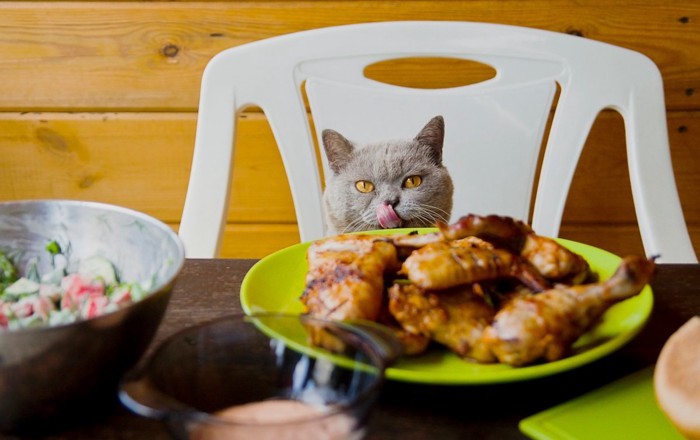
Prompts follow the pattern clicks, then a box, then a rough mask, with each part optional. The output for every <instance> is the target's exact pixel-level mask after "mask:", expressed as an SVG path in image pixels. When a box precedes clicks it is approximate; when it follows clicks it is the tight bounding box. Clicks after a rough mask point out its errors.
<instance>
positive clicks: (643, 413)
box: [520, 367, 683, 440]
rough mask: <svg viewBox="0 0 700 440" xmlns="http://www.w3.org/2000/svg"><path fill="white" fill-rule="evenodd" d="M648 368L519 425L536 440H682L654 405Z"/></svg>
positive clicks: (652, 374) (651, 370)
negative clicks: (609, 439) (608, 439)
mask: <svg viewBox="0 0 700 440" xmlns="http://www.w3.org/2000/svg"><path fill="white" fill-rule="evenodd" d="M653 377H654V368H653V367H649V368H645V369H643V370H641V371H638V372H636V373H633V374H631V375H629V376H626V377H623V378H622V379H620V380H618V381H616V382H613V383H611V384H609V385H606V386H604V387H601V388H599V389H597V390H594V391H591V392H589V393H587V394H584V395H582V396H581V397H577V398H576V399H573V400H570V401H568V402H566V403H563V404H561V405H558V406H555V407H553V408H550V409H548V410H545V411H542V412H540V413H538V414H535V415H534V416H531V417H528V418H526V419H524V420H522V421H521V422H520V431H522V432H523V433H524V434H526V435H528V436H530V437H531V438H533V439H536V440H599V439H603V438H619V439H626V438H629V439H664V440H676V439H677V440H683V436H682V435H680V433H679V432H678V431H677V430H676V429H675V428H674V427H673V425H672V424H671V422H670V421H669V420H668V419H667V418H666V416H665V415H664V414H663V413H662V412H661V410H660V409H659V407H658V406H657V404H656V396H655V394H654V382H653Z"/></svg>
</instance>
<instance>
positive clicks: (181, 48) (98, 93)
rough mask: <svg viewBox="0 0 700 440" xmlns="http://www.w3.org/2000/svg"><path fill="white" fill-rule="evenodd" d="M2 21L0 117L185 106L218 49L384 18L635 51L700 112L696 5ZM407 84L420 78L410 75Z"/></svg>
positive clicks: (129, 10) (343, 8) (28, 5)
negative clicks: (476, 26)
mask: <svg viewBox="0 0 700 440" xmlns="http://www.w3.org/2000/svg"><path fill="white" fill-rule="evenodd" d="M0 16H1V17H2V19H1V21H0V23H1V26H2V32H0V55H2V56H1V57H0V66H2V69H0V109H5V110H17V111H26V110H69V111H84V110H106V109H110V110H112V109H119V110H121V111H124V110H139V111H161V110H166V109H167V110H169V111H182V110H189V111H193V110H195V109H196V106H197V98H198V94H199V79H200V77H201V73H202V71H203V69H204V66H205V65H206V63H207V62H208V61H209V59H211V57H212V56H213V55H214V54H216V53H217V52H219V51H221V50H223V49H226V48H228V47H233V46H237V45H240V44H243V43H247V42H251V41H256V40H260V39H263V38H268V37H271V36H275V35H281V34H286V33H290V32H295V31H299V30H305V29H312V28H318V27H324V26H333V25H342V24H349V23H361V22H373V21H387V20H464V21H483V22H495V23H503V24H514V25H521V26H530V27H536V28H541V29H547V30H552V31H555V32H565V33H570V34H573V35H579V36H582V37H584V38H591V39H594V40H598V41H604V42H608V43H612V44H616V45H620V46H622V47H627V48H630V49H634V50H638V51H640V52H642V53H644V54H646V55H647V56H649V57H650V58H651V59H652V60H654V61H655V62H656V63H657V64H658V65H659V67H660V69H661V71H662V74H663V77H664V79H665V81H666V94H667V99H668V106H669V108H670V109H674V110H678V109H695V108H698V107H700V90H697V93H696V89H698V87H700V44H699V43H700V18H698V17H700V3H698V2H697V1H695V0H682V1H674V2H665V1H636V2H630V1H623V2H608V1H606V0H596V1H588V2H578V1H564V0H533V1H525V0H519V1H515V0H510V1H485V0H481V1H449V0H448V1H404V2H395V1H339V0H337V1H278V2H274V1H255V2H223V1H222V2H199V3H190V2H182V3H179V2H174V3H173V2H138V3H128V2H127V3H122V2H85V3H75V2H19V1H16V2H0ZM440 73H441V72H440V71H432V72H431V71H427V72H422V73H419V75H421V76H425V77H427V78H435V77H439V76H438V75H437V74H440ZM407 81H409V82H416V81H417V82H422V81H426V80H425V79H424V78H417V77H416V76H415V74H414V75H413V77H412V78H411V77H409V78H407ZM428 81H432V80H428ZM438 81H439V80H438Z"/></svg>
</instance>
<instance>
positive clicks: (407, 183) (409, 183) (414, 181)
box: [403, 175, 423, 188]
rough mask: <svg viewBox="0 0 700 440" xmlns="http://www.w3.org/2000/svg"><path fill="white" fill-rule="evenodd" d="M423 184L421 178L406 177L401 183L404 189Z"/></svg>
mask: <svg viewBox="0 0 700 440" xmlns="http://www.w3.org/2000/svg"><path fill="white" fill-rule="evenodd" d="M421 183H423V178H422V177H421V176H417V175H416V176H408V177H406V179H405V180H404V181H403V187H404V188H415V187H417V186H420V184H421Z"/></svg>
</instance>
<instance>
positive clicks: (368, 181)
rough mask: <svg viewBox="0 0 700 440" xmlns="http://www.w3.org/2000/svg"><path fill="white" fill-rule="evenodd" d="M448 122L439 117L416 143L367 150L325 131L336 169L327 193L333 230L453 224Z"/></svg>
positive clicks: (384, 143) (330, 159) (326, 145)
mask: <svg viewBox="0 0 700 440" xmlns="http://www.w3.org/2000/svg"><path fill="white" fill-rule="evenodd" d="M444 124H445V123H444V120H443V118H442V116H436V117H434V118H433V119H431V120H430V121H429V122H428V123H427V124H426V125H425V127H423V129H422V130H420V132H419V133H418V134H417V135H416V136H415V137H414V138H413V139H400V140H388V141H381V142H374V143H369V144H366V145H361V146H358V145H355V144H354V143H353V142H351V141H349V140H348V139H346V138H345V137H344V136H343V135H341V134H340V133H338V132H336V131H334V130H330V129H327V130H324V131H323V133H322V139H323V146H324V148H325V151H326V157H327V158H328V165H329V167H330V170H331V173H330V175H329V176H326V189H325V191H324V205H325V210H326V217H327V223H328V226H329V230H328V231H327V232H328V233H329V234H330V233H344V232H351V231H363V230H371V229H380V228H397V227H426V226H434V225H435V222H436V220H442V221H445V222H447V221H449V219H450V215H451V212H452V195H453V184H452V179H451V178H450V175H449V173H448V171H447V169H446V168H445V167H444V166H443V163H442V150H443V140H444V133H445V126H444Z"/></svg>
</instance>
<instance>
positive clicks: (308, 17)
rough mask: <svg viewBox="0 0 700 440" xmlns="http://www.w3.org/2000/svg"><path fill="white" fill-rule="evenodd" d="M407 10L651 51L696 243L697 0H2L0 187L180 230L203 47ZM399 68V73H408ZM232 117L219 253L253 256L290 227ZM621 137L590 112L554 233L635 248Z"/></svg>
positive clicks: (268, 162)
mask: <svg viewBox="0 0 700 440" xmlns="http://www.w3.org/2000/svg"><path fill="white" fill-rule="evenodd" d="M404 19H405V20H413V19H435V20H466V21H485V22H498V23H506V24H515V25H523V26H531V27H537V28H542V29H548V30H553V31H557V32H566V33H570V34H574V35H579V36H581V37H582V38H591V39H594V40H599V41H605V42H609V43H613V44H616V45H620V46H623V47H627V48H630V49H634V50H638V51H641V52H643V53H645V54H646V55H648V56H649V57H651V58H652V59H653V60H654V61H655V62H656V63H657V64H658V65H659V67H660V69H661V71H662V74H663V77H664V80H665V88H666V102H667V109H668V123H669V135H670V140H671V146H672V157H673V162H674V168H675V172H676V176H677V183H678V186H679V191H680V196H681V201H682V204H683V208H684V211H685V215H686V220H687V222H688V224H689V227H690V230H691V234H692V237H693V240H694V243H695V247H696V252H698V254H700V194H699V193H698V191H697V189H698V188H699V187H700V185H699V184H700V151H699V149H700V2H697V1H696V0H679V1H641V0H638V1H631V0H624V1H617V2H610V1H607V0H591V1H586V2H583V1H560V0H550V1H545V0H532V1H524V0H520V1H518V0H505V1H502V0H490V1H401V2H396V1H341V0H336V1H307V2H304V1H278V2H273V1H264V0H258V1H250V2H238V1H230V2H225V1H220V2H204V1H202V2H62V1H55V2H33V1H10V2H0V177H1V182H2V183H1V184H0V200H17V199H29V198H32V199H34V198H75V199H85V200H99V201H104V202H109V203H115V204H119V205H123V206H128V207H131V208H134V209H137V210H141V211H144V212H146V213H148V214H151V215H153V216H155V217H157V218H160V219H162V220H164V221H165V222H167V223H168V224H170V225H172V227H173V228H177V226H178V221H179V217H180V214H181V210H182V205H183V202H184V197H185V191H186V187H187V178H188V173H189V167H190V163H191V154H192V147H193V143H194V131H195V121H196V112H197V100H198V93H199V80H200V76H201V73H202V70H203V68H204V66H205V64H206V63H207V61H208V60H209V59H210V58H211V57H212V56H213V55H214V54H215V53H217V52H218V51H220V50H222V49H225V48H228V47H232V46H236V45H239V44H242V43H246V42H249V41H254V40H259V39H262V38H266V37H270V36H273V35H280V34H285V33H289V32H293V31H298V30H302V29H310V28H317V27H323V26H330V25H339V24H346V23H355V22H369V21H386V20H404ZM388 74H389V75H391V74H392V72H389V73H388ZM407 75H408V76H407V77H405V78H403V80H404V81H406V82H412V81H413V82H420V80H421V78H419V77H412V76H411V75H417V74H416V73H409V74H407ZM239 127H240V133H239V137H238V140H239V146H238V148H237V152H236V167H235V181H234V187H233V194H232V203H231V210H230V213H229V222H228V226H227V228H226V237H225V240H224V250H223V254H222V256H224V257H261V256H264V255H266V254H267V253H269V252H271V251H274V250H276V249H279V248H282V247H284V246H287V245H290V244H292V243H295V242H297V241H298V234H297V230H296V225H295V218H294V211H293V208H292V201H291V196H290V193H289V189H288V187H287V183H286V178H285V176H284V170H283V168H282V164H281V160H280V158H279V155H278V153H277V151H276V147H275V146H274V142H273V139H272V135H271V133H270V130H269V127H268V125H267V122H266V120H265V118H264V115H262V114H261V113H258V112H255V111H251V112H248V113H246V114H244V115H243V116H242V118H241V122H240V123H239ZM623 147H624V135H623V128H622V124H621V119H620V118H619V117H618V116H616V115H614V114H604V115H602V116H601V118H599V121H598V122H597V123H596V125H595V127H594V129H593V133H592V134H591V137H590V139H589V142H588V144H587V146H586V149H585V151H584V157H583V158H582V162H581V164H580V167H579V171H578V172H577V175H576V177H575V181H574V184H573V188H572V192H571V195H570V198H569V202H568V204H567V209H566V212H565V217H564V223H563V227H562V233H561V235H562V236H564V237H568V238H572V239H575V240H579V241H583V242H587V243H590V244H593V245H597V246H600V247H603V248H606V249H609V250H611V251H613V252H616V253H619V254H623V253H632V252H642V248H641V241H640V239H639V235H638V230H637V227H636V222H635V217H634V211H633V207H632V201H631V193H630V191H629V189H627V188H628V183H627V179H628V175H627V170H626V158H625V153H624V148H623ZM261 201H262V203H261Z"/></svg>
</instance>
